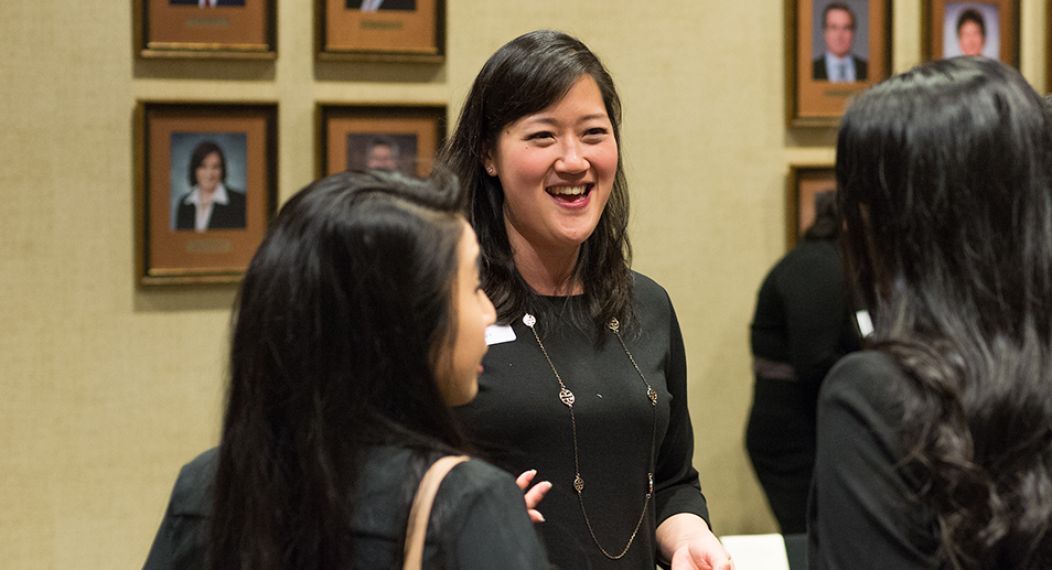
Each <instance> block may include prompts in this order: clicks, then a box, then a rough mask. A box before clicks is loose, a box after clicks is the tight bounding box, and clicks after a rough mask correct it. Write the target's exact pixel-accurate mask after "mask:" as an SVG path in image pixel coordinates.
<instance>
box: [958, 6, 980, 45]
mask: <svg viewBox="0 0 1052 570" xmlns="http://www.w3.org/2000/svg"><path fill="white" fill-rule="evenodd" d="M965 22H972V23H973V24H975V25H976V26H979V33H980V34H981V35H982V36H983V37H984V38H985V37H986V22H985V21H983V15H982V14H981V13H980V12H979V11H978V10H976V9H975V8H968V9H967V10H964V11H962V12H961V15H960V16H957V35H961V26H963V25H964V24H965Z"/></svg>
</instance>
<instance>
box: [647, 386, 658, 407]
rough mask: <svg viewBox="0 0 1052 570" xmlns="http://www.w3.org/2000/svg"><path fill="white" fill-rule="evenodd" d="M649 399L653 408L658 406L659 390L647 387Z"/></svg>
mask: <svg viewBox="0 0 1052 570" xmlns="http://www.w3.org/2000/svg"><path fill="white" fill-rule="evenodd" d="M647 398H650V405H651V406H656V405H657V390H655V389H654V388H653V387H652V386H647Z"/></svg>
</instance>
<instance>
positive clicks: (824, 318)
mask: <svg viewBox="0 0 1052 570" xmlns="http://www.w3.org/2000/svg"><path fill="white" fill-rule="evenodd" d="M846 291H847V287H846V285H845V284H844V275H843V266H842V264H841V261H840V255H839V253H838V252H837V247H836V242H835V241H833V240H817V239H815V240H810V239H809V240H803V241H801V242H800V243H798V244H797V245H796V247H794V248H793V249H792V250H791V251H790V252H789V253H788V254H786V256H785V257H783V258H782V259H781V261H779V262H778V263H777V264H776V265H775V266H774V267H773V268H772V269H771V271H770V273H768V274H767V278H766V279H764V282H763V285H761V286H760V292H759V294H758V295H757V298H756V313H755V314H754V315H753V320H752V329H751V332H752V335H751V344H752V353H753V355H754V356H759V357H762V358H765V359H767V360H770V361H775V362H783V363H786V364H789V365H790V366H792V368H793V371H794V373H795V377H796V380H797V381H798V382H800V383H801V385H802V387H803V388H804V389H805V390H810V391H812V392H813V396H812V400H813V397H814V396H817V395H818V387H819V385H820V384H821V382H822V379H823V378H825V375H826V373H827V372H829V369H830V368H832V367H833V365H834V364H836V361H837V360H839V359H840V358H841V357H842V356H844V355H845V354H847V353H848V352H852V351H855V350H858V349H859V348H860V346H859V338H858V332H857V330H856V329H855V325H854V322H853V321H852V320H851V311H850V310H849V307H850V304H849V298H848V294H847V292H846Z"/></svg>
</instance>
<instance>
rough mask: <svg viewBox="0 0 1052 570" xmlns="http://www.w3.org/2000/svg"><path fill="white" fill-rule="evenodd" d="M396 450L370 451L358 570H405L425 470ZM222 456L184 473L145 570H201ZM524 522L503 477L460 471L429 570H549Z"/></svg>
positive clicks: (439, 520) (474, 464)
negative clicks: (409, 528)
mask: <svg viewBox="0 0 1052 570" xmlns="http://www.w3.org/2000/svg"><path fill="white" fill-rule="evenodd" d="M436 459H438V456H437V455H434V456H432V457H429V458H427V460H426V461H425V460H422V459H419V458H417V457H415V455H414V454H413V453H412V452H411V451H409V450H408V449H404V448H399V447H390V446H385V447H375V448H371V449H370V450H369V451H368V452H367V459H366V462H365V465H364V468H363V470H362V474H361V479H360V484H359V487H358V490H357V492H356V499H355V507H354V512H353V515H352V519H353V520H352V522H351V528H352V532H353V536H354V545H353V547H352V548H353V552H354V558H355V559H354V564H353V567H354V568H396V567H401V565H402V549H403V546H404V544H405V528H406V523H407V521H408V518H409V506H410V503H411V501H412V498H413V495H414V494H415V492H416V488H417V486H418V485H419V483H420V478H421V477H423V474H424V470H425V469H426V468H427V467H428V466H429V465H430V463H432V462H434V460H436ZM217 461H218V454H217V453H216V449H215V448H213V449H210V450H208V451H206V452H204V453H202V454H201V455H199V456H198V457H197V458H196V459H194V460H193V461H192V462H190V463H188V464H187V465H186V466H184V467H183V469H182V471H180V473H179V479H178V480H177V481H176V483H175V489H174V490H173V491H172V497H171V500H170V502H169V503H168V509H167V511H166V512H165V515H164V520H163V521H162V522H161V528H160V530H158V531H157V537H156V538H155V539H154V543H153V547H152V548H151V549H150V554H149V557H148V558H147V560H146V564H145V566H144V568H146V569H162V568H203V567H204V562H205V552H206V549H207V540H208V524H207V522H208V518H209V517H210V515H211V512H212V503H211V501H212V497H211V494H212V488H213V485H214V479H215V472H216V466H217ZM532 527H533V525H532V523H531V522H530V520H529V517H527V515H526V509H525V507H524V503H523V499H522V492H521V491H519V488H518V487H517V486H516V485H515V481H514V480H513V479H512V478H511V477H510V476H509V475H508V474H507V473H504V472H503V471H500V470H499V469H496V468H494V467H492V466H491V465H488V464H486V463H484V462H482V461H478V460H471V461H468V462H466V463H462V464H460V465H458V466H456V467H455V468H454V469H453V470H452V471H451V472H450V473H449V475H447V476H446V478H445V479H444V480H443V481H442V485H441V487H439V490H438V494H437V495H436V497H435V503H434V506H433V508H432V510H431V518H430V522H429V524H428V532H427V538H426V543H425V548H424V567H425V568H450V569H452V568H479V569H483V568H485V569H489V568H493V567H494V566H493V564H494V561H495V560H501V561H506V562H507V566H506V567H507V568H547V567H548V562H547V560H546V558H545V553H544V549H543V547H542V546H541V544H540V541H539V540H538V538H537V534H536V532H535V531H534V529H533V528H532Z"/></svg>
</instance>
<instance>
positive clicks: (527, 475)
mask: <svg viewBox="0 0 1052 570" xmlns="http://www.w3.org/2000/svg"><path fill="white" fill-rule="evenodd" d="M536 476H537V470H536V469H530V470H529V471H526V472H524V473H523V474H522V475H519V477H518V478H517V479H515V484H516V485H518V486H519V488H520V489H522V490H523V491H524V492H525V493H526V494H525V495H524V496H523V497H524V498H525V499H526V512H528V513H529V514H530V520H531V521H533V522H535V523H542V522H544V515H542V514H541V512H540V511H538V510H537V505H539V504H541V499H544V496H545V495H547V494H548V491H551V490H552V484H551V483H549V482H548V481H541V482H540V483H537V484H536V485H534V486H533V487H530V483H531V482H532V481H533V478H534V477H536Z"/></svg>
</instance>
